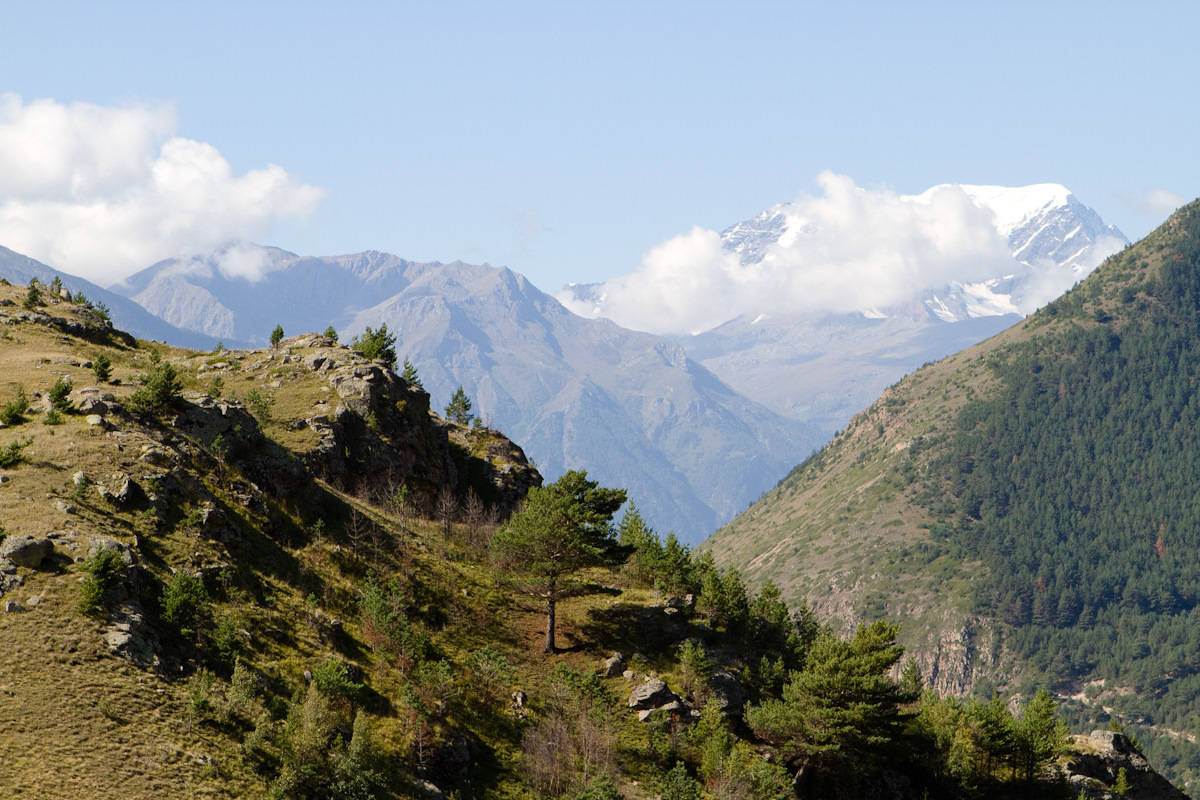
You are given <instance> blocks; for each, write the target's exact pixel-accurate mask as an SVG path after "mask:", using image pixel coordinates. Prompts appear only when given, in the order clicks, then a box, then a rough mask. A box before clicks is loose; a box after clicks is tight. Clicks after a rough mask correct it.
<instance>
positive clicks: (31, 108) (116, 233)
mask: <svg viewBox="0 0 1200 800" xmlns="http://www.w3.org/2000/svg"><path fill="white" fill-rule="evenodd" d="M174 129H175V113H174V110H173V109H172V108H171V107H170V106H169V105H163V106H153V107H152V106H144V105H123V106H99V105H93V104H90V103H72V104H69V105H64V104H61V103H58V102H56V101H54V100H34V101H31V102H29V103H25V102H23V101H22V99H21V98H20V97H19V96H17V95H15V94H3V95H0V244H3V245H4V246H6V247H8V248H10V249H12V250H16V251H17V252H20V253H24V254H25V255H28V256H31V257H33V258H36V259H38V260H39V261H43V262H45V263H47V264H49V265H50V266H53V267H56V268H58V269H62V270H63V271H65V272H69V273H72V274H75V275H79V276H81V277H84V278H87V279H88V280H92V281H94V282H96V283H100V284H110V283H113V282H116V281H119V280H120V279H122V278H124V277H126V276H127V275H129V274H131V273H133V272H135V271H137V270H139V269H142V268H144V267H147V266H149V265H151V264H153V263H154V262H156V261H159V260H162V259H164V258H170V257H177V256H185V257H186V256H191V255H199V254H205V253H210V252H212V251H214V250H217V249H220V248H222V247H225V246H227V245H230V244H231V243H234V242H237V241H239V240H243V239H254V238H257V237H260V236H263V235H265V234H267V233H269V232H270V230H271V229H272V227H273V225H274V224H275V223H276V222H278V221H280V220H283V219H302V218H304V217H306V216H308V215H309V214H311V213H312V212H313V210H314V209H315V208H316V206H317V205H318V204H319V203H320V201H321V200H322V198H323V196H324V192H323V191H322V190H321V189H318V188H315V187H313V186H309V185H306V184H304V183H303V182H301V181H300V180H299V179H298V178H296V177H295V176H293V175H290V174H289V173H288V172H286V171H285V170H284V169H283V168H282V167H279V166H276V165H274V164H271V165H268V166H267V167H265V168H263V169H256V170H250V171H249V172H247V173H245V174H244V175H241V176H238V175H235V174H234V172H233V168H232V167H231V166H230V164H229V162H228V161H226V160H225V158H224V157H223V156H222V155H221V154H220V152H218V151H217V149H216V148H215V147H213V146H212V145H209V144H206V143H204V142H197V141H193V140H190V139H184V138H181V137H178V136H174V135H173V133H174ZM225 261H229V263H230V269H231V270H232V272H231V273H230V274H234V275H239V276H241V277H246V278H250V279H255V278H257V277H258V276H259V275H260V274H261V267H255V266H254V265H253V264H252V263H251V261H250V260H249V259H248V258H246V257H242V258H236V257H235V258H233V259H225V260H223V261H222V265H224V263H225ZM222 268H223V269H224V266H222Z"/></svg>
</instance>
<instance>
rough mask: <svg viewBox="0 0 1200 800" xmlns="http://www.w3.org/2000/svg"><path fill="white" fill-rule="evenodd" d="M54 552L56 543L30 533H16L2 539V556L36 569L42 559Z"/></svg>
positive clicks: (0, 554)
mask: <svg viewBox="0 0 1200 800" xmlns="http://www.w3.org/2000/svg"><path fill="white" fill-rule="evenodd" d="M53 552H54V543H53V542H51V541H50V540H49V539H37V538H35V537H33V536H30V535H28V534H23V533H22V534H14V535H12V536H6V537H4V540H3V541H0V558H3V559H7V560H8V561H11V562H12V563H13V564H15V565H17V566H18V567H28V568H30V569H36V568H37V566H38V564H41V563H42V559H45V558H49V557H50V554H51V553H53Z"/></svg>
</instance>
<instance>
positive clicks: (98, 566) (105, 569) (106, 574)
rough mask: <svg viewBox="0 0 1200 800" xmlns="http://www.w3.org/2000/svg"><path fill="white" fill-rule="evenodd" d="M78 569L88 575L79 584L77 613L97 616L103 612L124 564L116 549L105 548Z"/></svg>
mask: <svg viewBox="0 0 1200 800" xmlns="http://www.w3.org/2000/svg"><path fill="white" fill-rule="evenodd" d="M79 568H80V569H81V570H83V571H84V572H86V573H88V574H87V575H86V576H85V577H84V579H83V580H82V581H80V582H79V611H80V613H82V614H89V615H97V614H99V613H100V612H101V611H103V610H104V608H105V605H106V603H107V602H108V596H109V593H110V592H111V591H112V589H113V587H114V586H116V584H117V581H119V580H120V578H121V573H122V572H123V571H124V569H125V562H124V561H122V560H121V554H120V553H119V552H117V550H116V549H112V548H105V549H103V550H101V551H100V552H99V553H97V554H96V555H95V557H93V558H91V559H88V560H87V561H85V562H83V563H82V564H80V565H79Z"/></svg>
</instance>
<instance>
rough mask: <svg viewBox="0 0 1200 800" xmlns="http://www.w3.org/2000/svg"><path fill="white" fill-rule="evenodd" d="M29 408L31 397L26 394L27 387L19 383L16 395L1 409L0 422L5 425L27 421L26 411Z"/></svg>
mask: <svg viewBox="0 0 1200 800" xmlns="http://www.w3.org/2000/svg"><path fill="white" fill-rule="evenodd" d="M28 410H29V398H28V397H26V396H25V387H24V386H21V385H18V386H17V394H16V396H15V397H14V398H13V399H12V400H10V401H9V402H7V403H5V404H4V408H3V410H0V422H2V423H4V424H5V425H20V424H21V423H22V422H24V421H25V412H26V411H28Z"/></svg>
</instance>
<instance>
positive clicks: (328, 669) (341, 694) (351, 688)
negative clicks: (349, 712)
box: [312, 659, 363, 703]
mask: <svg viewBox="0 0 1200 800" xmlns="http://www.w3.org/2000/svg"><path fill="white" fill-rule="evenodd" d="M312 682H313V686H315V687H316V688H317V691H319V692H320V693H321V694H323V695H325V696H326V697H328V698H330V699H331V700H345V701H348V702H350V703H357V702H358V700H359V699H360V697H361V696H362V692H363V685H362V683H360V682H358V681H355V680H354V679H353V678H351V677H350V671H349V669H347V667H346V665H345V664H343V663H342V662H341V661H338V660H337V659H331V660H329V661H326V662H325V663H324V664H322V665H321V666H320V667H319V668H318V669H317V670H315V671H314V672H313V677H312Z"/></svg>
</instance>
